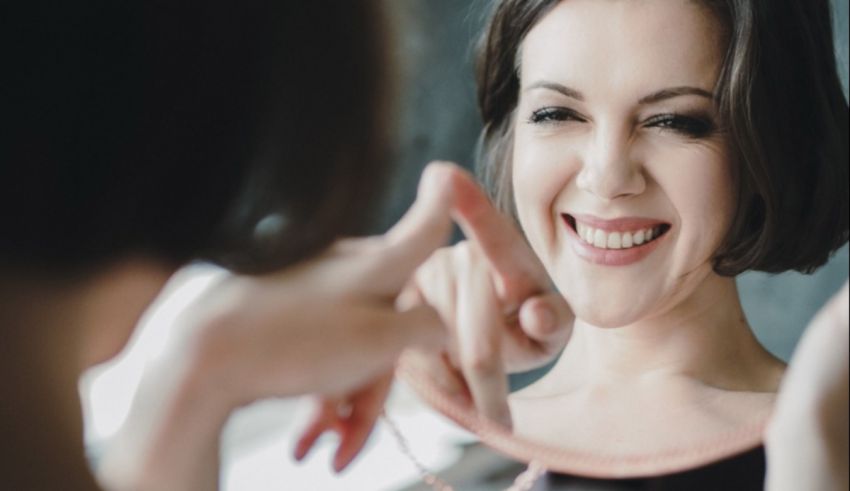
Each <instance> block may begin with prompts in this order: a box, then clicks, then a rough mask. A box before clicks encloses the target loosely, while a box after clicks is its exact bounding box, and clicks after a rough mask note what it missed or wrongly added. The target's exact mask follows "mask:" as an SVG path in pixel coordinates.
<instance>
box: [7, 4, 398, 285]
mask: <svg viewBox="0 0 850 491" xmlns="http://www.w3.org/2000/svg"><path fill="white" fill-rule="evenodd" d="M0 42H2V45H3V47H2V48H0V49H2V58H0V64H2V65H0V66H2V72H3V77H2V79H3V80H2V82H0V84H2V87H3V90H2V95H0V97H2V104H0V118H2V122H3V124H2V127H3V128H4V129H3V132H2V136H0V138H2V144H0V227H2V229H0V268H4V269H7V270H8V269H17V270H23V271H38V270H41V271H43V272H46V273H48V274H50V273H52V272H57V273H62V272H63V271H65V272H69V271H77V272H81V273H85V272H87V271H92V270H93V268H97V267H99V266H100V265H103V264H106V262H108V261H111V260H119V259H121V258H123V257H127V256H132V255H142V256H146V257H151V258H153V259H156V260H162V261H164V262H166V263H168V264H172V265H174V266H178V265H180V264H183V263H185V262H187V261H191V260H195V259H200V260H209V261H213V262H216V263H219V264H222V265H224V266H227V267H230V268H232V269H235V270H237V271H241V272H264V271H269V270H273V269H276V268H279V267H282V266H285V265H287V264H291V263H293V262H295V261H298V260H300V259H303V258H306V257H308V256H310V255H312V254H314V253H316V252H318V251H320V250H321V249H323V248H324V247H325V246H326V245H328V244H329V243H330V242H331V241H332V240H333V239H334V238H336V237H337V236H339V235H343V234H358V233H361V232H363V231H364V230H365V228H366V227H367V225H368V223H367V222H366V217H368V216H370V214H371V212H372V211H374V210H373V207H374V205H375V204H376V201H377V200H376V197H377V196H378V192H377V191H378V189H380V187H381V182H380V181H381V176H383V175H384V174H385V172H384V171H385V162H386V152H385V148H384V145H385V144H386V138H385V135H384V134H383V131H384V128H385V121H384V120H383V116H384V111H383V107H384V102H385V101H384V98H383V94H384V92H385V90H384V89H385V87H384V85H383V82H384V71H385V66H386V63H385V61H386V60H385V56H384V53H383V51H382V49H383V46H384V39H383V19H382V17H381V12H380V11H379V7H378V3H377V2H372V1H368V0H366V1H358V2H350V1H347V0H331V1H324V2H290V1H277V0H265V1H263V0H260V1H245V2H201V1H172V0H168V1H165V0H126V1H123V0H122V1H113V0H92V1H86V2H53V1H48V2H45V1H39V0H33V1H26V2H7V3H5V4H4V5H3V6H2V7H0Z"/></svg>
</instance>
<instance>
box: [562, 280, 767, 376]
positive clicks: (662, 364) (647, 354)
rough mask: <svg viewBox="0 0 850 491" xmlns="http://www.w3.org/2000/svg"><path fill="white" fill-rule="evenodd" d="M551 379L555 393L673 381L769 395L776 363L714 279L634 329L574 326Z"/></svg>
mask: <svg viewBox="0 0 850 491" xmlns="http://www.w3.org/2000/svg"><path fill="white" fill-rule="evenodd" d="M553 372H554V373H553V377H551V378H550V381H553V382H554V381H558V382H554V383H556V384H558V385H561V386H562V387H561V388H560V389H564V387H573V388H575V387H577V386H582V387H588V386H594V385H601V386H607V385H612V384H614V385H616V384H619V383H621V382H626V383H633V382H650V383H651V382H654V381H663V382H664V383H668V382H669V381H670V379H673V378H675V379H679V380H684V381H692V382H697V383H701V384H705V385H709V386H712V387H716V388H720V389H725V390H746V391H757V392H762V391H763V392H771V391H775V390H776V388H777V386H778V382H779V378H780V377H781V373H782V363H781V362H780V361H779V360H777V359H776V358H774V357H773V356H772V355H770V354H769V353H768V352H767V351H766V350H765V349H764V348H763V347H762V346H761V345H760V344H759V342H758V341H757V340H756V338H755V336H754V335H753V333H752V331H751V330H750V328H749V326H748V324H747V321H746V318H745V316H744V312H743V309H742V307H741V303H740V299H739V297H738V291H737V287H736V285H735V280H734V279H733V278H723V277H720V276H717V275H713V274H712V275H709V276H707V277H706V278H705V279H704V280H703V281H702V283H701V284H700V285H699V286H698V287H697V288H696V289H695V291H694V292H693V294H691V295H690V296H689V297H688V298H686V299H684V301H681V302H679V303H677V305H676V306H675V307H674V308H672V309H670V310H669V311H667V312H665V313H663V314H660V315H657V316H652V317H647V318H645V319H642V320H640V321H639V322H636V323H634V324H632V325H628V326H624V327H620V328H614V329H612V328H600V327H596V326H593V325H591V324H588V323H586V322H583V321H582V320H581V319H577V320H576V323H575V327H574V331H573V334H572V338H571V340H570V343H569V345H568V346H567V348H566V350H565V352H564V354H563V355H562V356H561V359H560V361H559V362H558V364H557V365H556V367H555V369H554V370H553ZM552 389H554V388H552ZM559 391H560V390H559Z"/></svg>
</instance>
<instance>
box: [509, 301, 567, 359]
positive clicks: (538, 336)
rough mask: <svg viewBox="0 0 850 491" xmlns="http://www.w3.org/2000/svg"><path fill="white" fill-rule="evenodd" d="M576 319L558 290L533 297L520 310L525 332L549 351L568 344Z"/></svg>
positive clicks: (522, 326) (557, 349)
mask: <svg viewBox="0 0 850 491" xmlns="http://www.w3.org/2000/svg"><path fill="white" fill-rule="evenodd" d="M574 321H575V315H574V314H573V311H572V309H571V308H570V306H569V305H568V304H567V302H566V300H565V299H564V297H563V296H561V294H560V293H558V292H550V293H546V294H543V295H538V296H535V297H531V298H529V299H527V300H526V301H525V302H523V304H522V306H521V307H520V310H519V325H520V328H521V329H522V331H523V333H525V335H526V336H528V337H529V338H530V339H532V340H534V341H536V342H537V343H539V344H541V345H542V346H543V347H544V348H545V350H546V351H547V352H554V351H559V350H560V349H561V348H563V347H564V346H565V345H566V344H567V341H568V340H569V337H570V334H571V333H572V326H573V322H574Z"/></svg>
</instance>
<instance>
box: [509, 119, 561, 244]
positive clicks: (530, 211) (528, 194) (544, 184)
mask: <svg viewBox="0 0 850 491" xmlns="http://www.w3.org/2000/svg"><path fill="white" fill-rule="evenodd" d="M521 138H522V137H521V136H518V139H517V141H516V142H515V143H516V144H515V145H514V156H513V158H514V160H513V175H512V178H513V186H514V199H515V202H516V208H517V213H518V215H519V217H518V218H519V221H520V225H522V228H523V231H524V232H525V234H526V236H527V237H528V240H529V242H530V243H531V246H532V247H533V248H534V250H535V252H537V254H538V255H542V256H547V255H548V252H549V251H551V248H552V247H553V245H554V242H555V228H554V222H555V220H554V216H555V214H556V210H555V202H556V200H557V198H558V196H559V194H560V193H561V191H562V190H563V189H564V187H565V185H566V184H565V182H564V181H563V178H562V174H563V171H564V166H563V163H562V162H559V160H558V152H557V151H555V149H553V148H552V146H551V145H543V144H539V143H537V144H535V143H533V142H529V141H526V140H523V139H521Z"/></svg>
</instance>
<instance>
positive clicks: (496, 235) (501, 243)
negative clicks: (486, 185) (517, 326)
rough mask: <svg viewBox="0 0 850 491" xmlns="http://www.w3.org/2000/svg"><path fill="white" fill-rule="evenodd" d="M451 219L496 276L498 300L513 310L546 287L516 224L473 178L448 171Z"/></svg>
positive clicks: (536, 263) (538, 264)
mask: <svg viewBox="0 0 850 491" xmlns="http://www.w3.org/2000/svg"><path fill="white" fill-rule="evenodd" d="M450 179H451V181H450V182H451V185H452V217H453V218H454V219H455V221H457V223H458V225H459V226H460V228H461V230H463V233H464V235H465V236H466V237H467V238H468V239H470V242H472V243H473V244H475V246H476V247H478V248H479V250H480V251H481V252H482V253H483V255H484V257H485V258H486V259H487V262H488V264H489V265H490V267H491V268H492V271H493V272H494V273H495V276H496V291H497V295H498V296H499V298H500V299H501V300H503V301H505V302H507V303H508V304H510V305H512V306H513V307H514V308H517V307H518V306H519V304H520V303H522V301H523V300H525V299H526V298H527V297H529V296H531V295H534V294H537V293H540V292H541V291H543V290H544V289H546V288H547V287H548V276H547V275H546V272H545V270H544V268H543V266H542V265H541V264H540V261H539V260H538V259H537V256H536V255H535V254H534V252H533V251H532V250H531V248H530V247H529V246H528V244H527V243H526V241H525V238H524V237H523V236H522V234H521V232H520V231H519V230H518V229H517V226H516V224H515V223H514V222H513V220H511V219H510V218H509V217H508V216H507V215H505V214H503V213H501V212H499V210H497V209H496V207H495V206H494V205H493V203H492V202H491V201H490V199H489V198H488V197H487V195H486V193H485V192H484V190H483V189H481V187H480V186H479V185H478V184H477V183H476V182H475V179H474V178H473V177H472V176H471V175H469V174H468V173H467V172H466V171H464V170H463V169H461V168H459V167H454V168H453V169H452V172H451V175H450Z"/></svg>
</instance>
